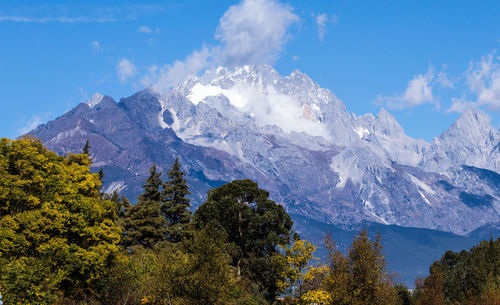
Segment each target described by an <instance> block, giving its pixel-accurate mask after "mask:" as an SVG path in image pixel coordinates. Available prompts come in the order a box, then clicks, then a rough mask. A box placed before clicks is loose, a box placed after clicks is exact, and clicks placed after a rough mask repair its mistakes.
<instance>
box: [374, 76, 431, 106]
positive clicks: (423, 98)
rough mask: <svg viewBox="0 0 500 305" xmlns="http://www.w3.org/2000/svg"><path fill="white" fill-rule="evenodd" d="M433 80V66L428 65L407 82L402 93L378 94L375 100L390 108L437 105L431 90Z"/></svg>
mask: <svg viewBox="0 0 500 305" xmlns="http://www.w3.org/2000/svg"><path fill="white" fill-rule="evenodd" d="M434 80H435V73H434V68H433V67H429V69H428V70H427V73H425V74H417V75H415V76H414V77H413V79H411V80H410V81H409V82H408V86H407V87H406V90H405V91H404V92H403V93H398V94H395V95H393V96H390V97H388V96H382V95H378V96H377V98H376V100H375V102H376V103H377V104H382V105H386V106H387V107H389V108H391V109H407V108H413V107H416V106H419V105H422V104H426V103H431V104H435V105H436V107H439V100H438V99H437V98H436V97H435V96H434V94H433V92H432V82H433V81H434Z"/></svg>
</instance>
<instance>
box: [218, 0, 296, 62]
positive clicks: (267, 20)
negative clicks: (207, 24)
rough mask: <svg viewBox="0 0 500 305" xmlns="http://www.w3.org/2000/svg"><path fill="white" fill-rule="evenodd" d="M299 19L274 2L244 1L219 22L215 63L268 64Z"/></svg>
mask: <svg viewBox="0 0 500 305" xmlns="http://www.w3.org/2000/svg"><path fill="white" fill-rule="evenodd" d="M298 20H299V17H298V16H297V15H295V14H294V13H293V9H292V7H290V6H288V5H286V4H282V3H280V2H277V1H274V0H243V1H242V2H241V3H239V4H237V5H233V6H231V7H230V8H229V9H228V10H227V11H226V12H225V13H224V15H223V16H222V18H221V19H220V20H219V25H218V27H217V31H216V33H215V38H216V39H217V40H219V41H220V42H221V44H220V46H219V47H218V48H216V49H215V52H214V53H215V54H214V59H215V61H216V62H217V63H218V64H221V65H229V66H234V65H244V64H270V63H273V62H274V61H275V60H276V59H277V58H278V56H279V54H280V53H281V52H282V50H283V47H284V45H285V43H286V42H287V41H288V40H289V38H290V35H289V33H288V29H289V27H290V26H291V25H292V24H293V23H295V22H297V21H298Z"/></svg>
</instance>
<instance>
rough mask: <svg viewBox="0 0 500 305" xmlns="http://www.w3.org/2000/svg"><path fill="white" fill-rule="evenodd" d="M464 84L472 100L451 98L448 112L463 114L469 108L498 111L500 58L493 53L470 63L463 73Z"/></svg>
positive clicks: (499, 101)
mask: <svg viewBox="0 0 500 305" xmlns="http://www.w3.org/2000/svg"><path fill="white" fill-rule="evenodd" d="M464 76H465V83H466V86H467V88H468V90H469V91H470V92H471V93H472V94H473V95H474V98H469V100H467V99H466V98H465V97H462V98H453V99H452V105H451V107H450V108H449V109H448V111H449V112H451V111H455V112H463V111H464V110H465V109H467V108H470V107H486V108H488V109H489V110H491V111H500V58H499V57H497V56H496V55H495V52H492V53H491V54H489V55H487V56H483V57H482V58H481V59H480V60H479V61H478V62H471V63H470V64H469V68H468V69H467V71H466V72H465V73H464Z"/></svg>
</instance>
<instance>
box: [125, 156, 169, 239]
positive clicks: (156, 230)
mask: <svg viewBox="0 0 500 305" xmlns="http://www.w3.org/2000/svg"><path fill="white" fill-rule="evenodd" d="M149 173H150V175H149V177H148V179H147V180H146V184H144V193H142V194H141V195H140V196H139V201H138V202H137V204H136V205H134V206H132V207H130V208H129V209H128V210H127V212H126V214H125V218H124V221H123V226H124V230H125V233H124V236H123V238H122V244H123V245H124V246H125V247H127V248H128V247H133V246H143V247H147V248H152V247H153V246H154V245H156V244H157V243H158V242H160V241H163V240H165V234H166V227H167V223H166V221H165V219H164V218H163V216H162V213H161V208H160V207H161V190H160V186H161V185H162V181H161V179H160V175H161V173H160V172H158V171H157V170H156V165H154V164H153V165H152V166H151V169H150V170H149Z"/></svg>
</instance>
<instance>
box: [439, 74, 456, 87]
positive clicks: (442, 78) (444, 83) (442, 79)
mask: <svg viewBox="0 0 500 305" xmlns="http://www.w3.org/2000/svg"><path fill="white" fill-rule="evenodd" d="M436 83H438V84H439V85H440V86H441V88H451V89H453V88H455V85H454V84H453V82H452V81H451V80H450V79H449V78H448V75H446V73H445V72H443V71H441V72H439V74H438V76H437V77H436Z"/></svg>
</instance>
